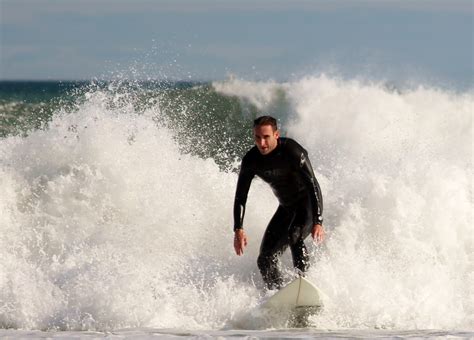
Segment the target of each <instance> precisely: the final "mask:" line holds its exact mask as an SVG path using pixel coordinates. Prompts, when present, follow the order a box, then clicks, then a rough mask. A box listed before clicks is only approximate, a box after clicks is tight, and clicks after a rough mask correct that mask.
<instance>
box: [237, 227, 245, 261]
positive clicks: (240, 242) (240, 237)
mask: <svg viewBox="0 0 474 340" xmlns="http://www.w3.org/2000/svg"><path fill="white" fill-rule="evenodd" d="M246 246H247V235H246V234H245V231H244V230H243V229H237V230H236V231H235V233H234V249H235V253H236V254H237V255H239V256H240V255H243V254H244V248H245V247H246Z"/></svg>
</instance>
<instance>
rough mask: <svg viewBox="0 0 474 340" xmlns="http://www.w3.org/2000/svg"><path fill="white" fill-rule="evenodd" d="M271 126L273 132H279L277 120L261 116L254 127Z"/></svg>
mask: <svg viewBox="0 0 474 340" xmlns="http://www.w3.org/2000/svg"><path fill="white" fill-rule="evenodd" d="M263 125H270V126H271V127H272V130H273V131H276V130H278V126H277V120H276V119H275V118H273V117H272V116H261V117H258V118H257V119H255V120H254V121H253V127H254V128H256V127H257V126H263Z"/></svg>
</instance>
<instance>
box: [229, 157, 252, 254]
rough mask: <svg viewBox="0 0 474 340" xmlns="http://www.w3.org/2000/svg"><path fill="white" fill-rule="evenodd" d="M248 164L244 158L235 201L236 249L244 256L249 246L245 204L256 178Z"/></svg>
mask: <svg viewBox="0 0 474 340" xmlns="http://www.w3.org/2000/svg"><path fill="white" fill-rule="evenodd" d="M247 163H248V162H246V159H245V157H244V159H243V160H242V164H241V167H240V173H239V179H238V181H237V189H236V191H235V199H234V249H235V252H236V254H237V255H242V254H243V253H244V248H245V247H246V246H247V235H246V234H245V231H244V230H243V223H244V216H245V204H246V203H247V195H248V192H249V189H250V184H251V183H252V179H253V177H254V176H255V173H254V172H253V170H252V169H251V167H250V166H249V165H248V164H247Z"/></svg>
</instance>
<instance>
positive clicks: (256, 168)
mask: <svg viewBox="0 0 474 340" xmlns="http://www.w3.org/2000/svg"><path fill="white" fill-rule="evenodd" d="M255 175H257V176H258V177H260V178H262V179H263V180H264V181H265V182H267V183H268V184H270V186H271V188H272V190H273V192H274V193H275V195H276V197H277V198H278V201H279V203H280V205H279V207H278V209H277V211H276V212H275V214H274V215H273V217H272V219H271V220H270V223H269V224H268V226H267V229H266V231H265V234H264V236H263V239H262V244H261V246H260V254H259V256H258V260H257V264H258V268H259V269H260V272H261V274H262V277H263V280H264V281H265V283H266V284H267V287H268V288H269V289H274V288H280V287H281V284H282V279H281V275H280V271H279V269H278V256H279V255H281V254H282V253H283V252H284V251H285V250H286V248H288V246H289V247H290V249H291V254H292V257H293V264H294V266H295V268H297V269H299V270H300V271H301V272H305V271H306V270H307V269H308V267H309V261H308V252H307V250H306V247H305V244H304V239H305V238H306V237H308V235H309V234H310V233H311V230H312V226H313V225H314V224H318V223H319V224H322V221H323V220H322V213H323V199H322V195H321V189H320V187H319V184H318V181H317V180H316V177H315V176H314V172H313V169H312V167H311V163H310V161H309V158H308V153H307V152H306V150H305V149H304V148H303V147H302V146H301V145H299V144H298V143H297V142H296V141H294V140H293V139H290V138H279V139H278V145H277V147H276V148H275V149H274V150H273V151H272V152H270V153H269V154H268V155H262V154H261V153H260V151H259V150H258V149H257V147H256V146H254V147H253V148H252V149H250V151H249V152H247V154H246V155H245V156H244V158H243V159H242V165H241V169H240V174H239V179H238V182H237V191H236V193H235V202H234V230H236V229H241V228H242V225H243V219H244V215H245V204H246V202H247V194H248V191H249V189H250V184H251V182H252V179H253V178H254V177H255Z"/></svg>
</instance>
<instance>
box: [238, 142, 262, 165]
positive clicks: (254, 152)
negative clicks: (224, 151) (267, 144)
mask: <svg viewBox="0 0 474 340" xmlns="http://www.w3.org/2000/svg"><path fill="white" fill-rule="evenodd" d="M258 155H259V152H258V149H257V147H256V146H253V147H252V148H251V149H250V150H249V151H247V153H246V154H245V155H244V157H243V158H242V162H245V163H249V162H252V161H253V160H255V159H256V157H258Z"/></svg>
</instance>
